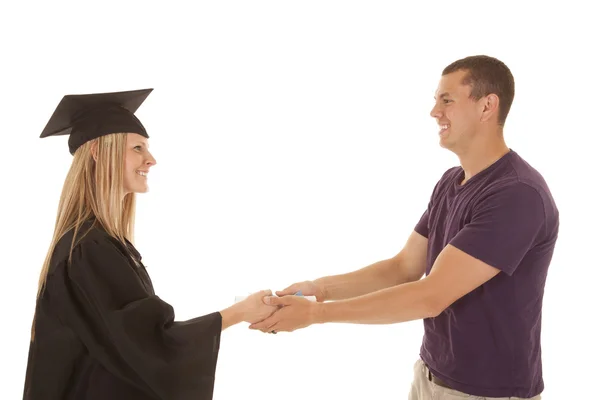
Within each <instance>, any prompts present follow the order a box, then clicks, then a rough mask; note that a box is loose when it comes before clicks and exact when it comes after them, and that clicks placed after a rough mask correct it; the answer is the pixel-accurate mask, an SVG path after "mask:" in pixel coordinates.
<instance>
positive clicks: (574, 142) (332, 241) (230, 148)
mask: <svg viewBox="0 0 600 400" xmlns="http://www.w3.org/2000/svg"><path fill="white" fill-rule="evenodd" d="M7 3H8V4H10V5H3V6H2V8H1V9H0V40H1V44H2V46H1V50H2V51H1V54H0V57H1V63H0V69H1V73H0V84H1V85H0V88H1V96H0V117H1V121H2V125H1V130H0V134H1V142H0V171H1V174H2V175H1V177H2V186H1V189H0V190H1V196H0V203H1V209H2V219H1V222H0V223H1V226H2V229H1V231H0V235H1V236H0V239H1V241H0V246H1V249H0V250H1V252H0V257H1V264H0V265H1V266H2V268H3V279H2V280H1V281H0V282H1V283H0V285H2V286H1V288H0V289H1V291H0V293H1V294H0V295H1V296H2V298H1V300H2V301H1V304H2V308H3V315H2V333H1V334H2V339H3V340H2V341H1V342H0V343H1V348H0V351H1V354H2V357H1V359H2V373H1V374H0V376H1V377H2V378H1V380H2V383H1V385H0V387H1V388H2V389H1V390H2V391H3V393H2V395H1V396H0V397H2V398H3V399H17V398H20V397H21V396H22V385H23V379H24V373H25V367H26V357H27V350H28V345H29V342H28V340H29V339H28V338H29V330H30V323H31V318H32V313H33V308H34V300H35V293H36V289H37V280H38V274H39V268H40V267H41V264H42V261H43V259H44V255H45V252H46V250H47V246H48V243H49V240H50V238H51V234H52V229H53V224H54V218H55V213H56V206H57V203H58V198H59V194H60V191H61V187H62V183H63V180H64V177H65V175H66V172H67V169H68V167H69V164H70V161H71V156H70V155H69V153H68V147H67V138H66V137H60V138H48V139H44V140H41V139H39V134H40V133H41V131H42V129H43V127H44V126H45V124H46V122H47V120H48V118H49V117H50V115H51V114H52V112H53V111H54V108H55V107H56V105H57V104H58V102H59V101H60V99H61V98H62V96H63V95H65V94H80V93H94V92H107V91H119V90H131V89H142V88H147V87H153V88H155V90H154V92H153V93H152V94H151V95H150V96H149V98H148V99H147V101H146V103H144V104H143V105H142V107H141V108H140V110H139V112H138V114H137V115H138V116H139V117H140V118H141V120H142V121H143V122H144V124H145V126H146V128H147V129H148V131H149V133H150V135H151V140H150V143H151V150H152V151H153V153H154V155H155V156H156V158H157V160H158V165H157V166H156V167H154V168H153V169H152V171H151V174H150V177H149V183H150V186H151V189H150V192H149V193H148V194H145V195H142V196H140V197H139V206H138V213H137V236H136V244H137V246H138V249H139V250H140V252H141V253H142V255H143V257H144V260H145V262H146V264H147V265H148V268H149V272H150V274H151V276H152V278H153V280H154V283H155V287H156V291H157V292H158V294H159V295H160V296H161V297H162V298H163V299H164V300H166V301H168V302H170V303H171V304H172V305H173V306H174V307H175V310H176V313H177V315H176V316H177V319H179V320H183V319H187V318H192V317H195V316H198V315H203V314H206V313H209V312H213V311H217V310H221V309H223V308H225V307H227V306H229V305H230V304H231V303H232V302H233V299H234V296H235V295H240V294H247V293H248V292H253V291H256V290H259V289H267V288H270V289H273V290H279V289H282V288H284V287H285V286H287V285H288V284H291V283H293V282H295V281H298V280H305V279H314V278H318V277H321V276H323V275H330V274H336V273H342V272H348V271H351V270H354V269H357V268H360V267H363V266H366V265H368V264H371V263H373V262H375V261H378V260H381V259H383V258H386V257H390V256H392V255H394V254H395V253H396V252H397V251H398V250H399V249H400V247H401V246H402V245H403V244H404V241H405V240H406V238H407V237H408V235H409V233H410V232H411V230H412V229H413V227H414V225H415V224H416V222H417V221H418V218H419V217H420V216H421V213H422V212H423V210H424V208H425V207H426V204H427V201H428V199H429V195H430V194H431V190H432V188H433V185H434V184H435V182H436V181H437V180H438V179H439V177H440V175H441V174H442V173H443V172H444V171H445V170H446V169H447V168H449V167H452V166H454V165H457V163H458V160H457V158H456V157H455V156H454V155H453V154H452V153H450V152H448V151H446V150H443V149H441V148H440V147H439V144H438V137H437V127H436V124H435V121H434V120H433V119H432V118H431V117H430V116H429V111H430V109H431V107H432V106H433V94H434V91H435V89H436V87H437V84H438V81H439V76H440V74H441V71H442V69H443V68H444V67H445V66H446V65H447V64H449V63H451V62H452V61H454V60H456V59H458V58H462V57H464V56H468V55H474V54H487V55H491V56H495V57H498V58H499V59H501V60H502V61H504V62H505V63H507V65H508V66H509V67H510V68H511V70H512V72H513V74H514V76H515V79H516V98H515V100H514V104H513V108H512V111H511V113H510V115H509V118H508V122H507V125H506V130H505V136H506V139H507V143H508V144H509V146H510V147H511V148H512V149H514V150H515V151H517V152H518V153H519V154H520V155H521V156H523V157H524V158H525V159H526V160H527V161H528V162H530V163H531V164H532V165H533V166H534V167H535V168H537V169H538V170H539V171H540V172H541V173H542V174H543V176H544V177H545V178H546V180H547V182H548V184H549V186H550V188H551V190H552V193H553V195H554V197H555V200H556V202H557V204H558V206H559V209H560V212H561V231H560V238H559V241H558V244H557V246H556V251H555V256H554V259H553V262H552V265H551V267H550V272H549V276H548V281H547V285H546V297H545V303H544V315H543V334H542V341H543V343H542V345H543V361H544V377H545V381H546V391H545V392H544V399H575V398H591V397H590V396H592V397H593V393H588V391H589V390H591V388H592V387H593V386H594V385H597V382H595V381H594V379H595V378H596V377H597V373H595V372H594V371H597V361H598V357H599V354H598V345H597V337H598V335H597V331H595V330H594V329H593V328H592V326H593V324H595V321H596V317H595V315H596V310H597V305H598V301H597V279H598V267H599V263H598V257H597V255H596V249H597V238H598V234H597V232H598V223H599V222H600V221H599V217H598V208H597V207H598V200H597V197H595V196H594V195H593V194H592V193H593V191H594V190H595V189H596V186H597V182H598V170H599V168H598V164H597V161H598V155H597V152H598V145H599V140H598V133H600V132H599V131H600V130H599V129H598V115H599V111H598V110H599V108H598V104H599V101H598V96H599V93H600V90H599V89H600V87H599V86H600V85H599V84H598V71H599V69H600V63H599V62H598V61H597V45H598V39H599V38H600V34H599V31H598V28H596V27H595V26H597V18H596V17H597V13H595V12H593V11H592V8H591V6H587V5H585V4H584V3H579V2H576V1H569V2H563V3H561V4H554V3H551V2H543V3H542V2H539V3H538V4H535V5H534V4H533V3H531V2H528V3H527V4H530V5H528V6H522V5H520V6H517V5H516V3H510V2H493V3H492V2H482V1H477V2H451V1H443V2H435V3H433V2H423V3H422V5H418V4H410V3H409V2H406V4H407V5H401V2H381V1H364V2H357V1H338V2H333V1H324V0H320V1H302V2H288V1H238V2H233V1H219V2H216V1H215V2H197V3H198V4H194V5H193V3H192V2H189V3H182V2H175V1H172V2H169V3H167V2H160V3H159V2H156V3H154V4H152V3H150V2H131V1H130V2H115V3H114V4H113V3H110V2H106V1H103V2H96V4H97V5H94V6H92V5H89V4H87V3H84V2H77V3H76V2H72V3H70V4H67V3H64V2H63V3H58V2H56V1H52V2H45V3H42V2H40V3H39V4H28V3H25V2H21V3H18V4H19V5H18V6H16V5H15V4H17V3H16V2H7ZM3 4H4V3H3ZM408 4H410V5H408ZM419 4H420V3H419ZM421 334H422V324H421V321H415V322H411V323H404V324H397V325H387V326H360V325H341V324H340V325H334V324H329V325H322V326H313V327H309V328H307V329H304V330H300V331H297V332H294V333H291V334H279V335H276V336H275V335H266V334H262V333H260V332H256V331H249V330H248V329H247V324H240V325H238V326H235V327H233V328H230V329H228V330H226V331H225V332H224V333H223V336H222V345H221V352H220V355H219V363H218V370H217V378H216V383H215V394H214V398H215V399H216V400H229V399H251V400H254V399H266V398H267V399H268V398H285V399H286V400H292V399H317V400H320V399H337V398H344V399H379V400H387V399H389V400H392V399H404V398H406V396H407V392H408V389H409V386H410V382H411V380H412V366H413V363H414V361H415V360H416V359H417V357H418V351H419V346H420V341H421Z"/></svg>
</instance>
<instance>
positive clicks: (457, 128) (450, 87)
mask: <svg viewBox="0 0 600 400" xmlns="http://www.w3.org/2000/svg"><path fill="white" fill-rule="evenodd" d="M466 73H467V72H466V71H456V72H452V73H450V74H448V75H444V76H442V78H441V79H440V83H439V85H438V89H437V91H436V93H435V97H434V98H435V106H434V107H433V109H432V110H431V113H430V115H431V116H432V117H433V118H435V119H436V120H437V123H438V125H439V126H440V130H439V132H438V134H439V138H440V146H442V147H443V148H446V149H448V150H451V151H454V152H456V151H457V150H461V149H463V148H467V147H468V145H469V143H470V142H471V140H472V139H473V137H474V136H475V133H476V132H477V127H478V124H479V123H480V117H481V113H480V107H479V104H478V102H476V101H473V100H471V99H470V98H469V95H470V94H471V86H467V85H463V84H462V83H461V82H462V81H463V78H464V77H465V75H466Z"/></svg>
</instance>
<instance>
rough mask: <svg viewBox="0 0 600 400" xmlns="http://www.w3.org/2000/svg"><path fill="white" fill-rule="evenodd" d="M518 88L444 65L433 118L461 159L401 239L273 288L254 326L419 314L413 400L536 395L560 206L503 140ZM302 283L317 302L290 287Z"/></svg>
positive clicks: (489, 63) (486, 60) (463, 63)
mask: <svg viewBox="0 0 600 400" xmlns="http://www.w3.org/2000/svg"><path fill="white" fill-rule="evenodd" d="M513 97H514V80H513V76H512V73H511V72H510V70H509V69H508V68H507V67H506V65H504V63H502V62H501V61H499V60H497V59H495V58H492V57H488V56H472V57H467V58H464V59H461V60H458V61H456V62H454V63H452V64H450V65H449V66H448V67H446V68H445V69H444V71H443V73H442V76H441V79H440V82H439V86H438V89H437V92H436V95H435V105H434V107H433V109H432V110H431V116H432V117H433V118H435V119H436V120H437V122H438V124H439V126H440V131H439V140H440V145H441V146H442V147H443V148H446V149H448V150H450V151H452V152H453V153H454V154H456V155H457V156H458V158H459V161H460V166H456V167H453V168H450V169H448V170H447V171H446V172H445V173H444V174H443V175H442V177H441V179H440V180H439V181H438V182H437V184H436V185H435V188H434V190H433V193H432V195H431V199H430V202H429V204H428V206H427V209H426V211H425V212H424V214H423V215H422V216H421V218H420V220H419V221H418V223H417V225H416V227H415V229H414V232H412V233H411V235H410V236H409V238H408V240H407V241H406V244H405V245H404V248H402V250H401V251H400V252H399V253H398V254H397V255H396V256H394V257H393V258H391V259H388V260H383V261H379V262H377V263H374V264H372V265H369V266H367V267H365V268H362V269H360V270H357V271H354V272H350V273H347V274H342V275H336V276H327V277H323V278H320V279H317V280H315V281H312V282H311V281H307V282H300V283H295V284H293V285H291V286H290V287H288V288H286V289H285V290H283V291H279V292H276V294H277V295H278V296H283V297H277V296H273V297H267V298H265V302H267V303H268V304H272V305H280V306H281V308H280V309H279V310H278V311H277V312H275V313H274V314H273V315H272V316H270V317H269V318H267V319H265V320H264V321H261V322H259V323H256V324H252V325H250V328H251V329H260V330H262V331H263V332H273V333H276V332H279V331H293V330H295V329H299V328H303V327H306V326H309V325H311V324H315V323H328V322H344V323H357V324H392V323H398V322H404V321H411V320H416V319H423V322H424V336H423V343H422V346H421V351H420V358H419V360H417V362H416V364H415V368H414V372H415V376H414V380H413V384H412V387H411V392H410V395H409V398H410V399H413V400H414V399H431V398H433V397H434V396H435V398H436V399H445V398H453V399H454V398H456V396H457V395H458V396H461V395H462V396H465V397H466V395H473V396H481V397H493V398H508V397H510V398H515V397H517V398H535V399H539V398H541V395H540V393H541V392H542V391H543V389H544V381H543V378H542V364H541V349H540V336H541V313H542V300H543V294H544V286H545V281H546V274H547V271H548V267H549V264H550V262H551V259H552V255H553V251H554V246H555V242H556V240H557V235H558V228H559V213H558V210H557V208H556V205H555V203H554V200H553V198H552V195H551V193H550V190H549V189H548V187H547V185H546V183H545V181H544V179H543V177H542V176H541V175H540V174H539V173H538V172H537V171H536V170H535V169H534V168H533V167H532V166H530V165H529V164H528V163H527V162H526V161H525V160H523V159H522V158H521V157H520V156H519V155H518V154H517V153H516V152H515V151H513V150H512V149H510V148H509V147H508V146H507V145H506V143H505V141H504V137H503V127H504V123H505V121H506V118H507V115H508V113H509V110H510V107H511V104H512V101H513ZM423 276H424V277H423ZM297 291H302V293H303V294H304V295H314V296H316V298H317V302H310V301H308V300H306V299H303V298H301V297H298V296H286V295H290V294H294V293H295V292H297ZM325 300H337V301H332V302H324V301H325Z"/></svg>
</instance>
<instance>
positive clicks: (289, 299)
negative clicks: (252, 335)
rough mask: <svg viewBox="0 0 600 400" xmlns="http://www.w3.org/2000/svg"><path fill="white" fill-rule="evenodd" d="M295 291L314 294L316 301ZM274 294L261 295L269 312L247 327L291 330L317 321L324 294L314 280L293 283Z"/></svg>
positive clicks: (263, 329)
mask: <svg viewBox="0 0 600 400" xmlns="http://www.w3.org/2000/svg"><path fill="white" fill-rule="evenodd" d="M297 292H302V294H303V295H305V296H315V297H316V300H317V302H314V301H311V300H308V299H305V298H303V297H302V296H296V295H295V293H297ZM275 294H276V296H272V295H267V296H264V297H262V302H263V303H264V304H265V305H267V306H269V307H270V314H268V315H267V317H266V318H261V319H260V320H257V321H255V322H253V323H251V324H250V326H249V327H248V328H249V329H254V330H259V331H262V332H265V333H267V332H268V333H277V332H293V331H295V330H297V329H302V328H306V327H307V326H310V325H312V324H314V323H318V322H319V311H320V307H321V306H322V304H321V302H322V301H324V298H325V296H324V293H323V290H322V289H320V288H319V287H318V285H316V284H315V283H314V282H311V281H306V282H300V283H295V284H293V285H291V286H289V287H287V288H285V289H284V290H281V291H277V292H275Z"/></svg>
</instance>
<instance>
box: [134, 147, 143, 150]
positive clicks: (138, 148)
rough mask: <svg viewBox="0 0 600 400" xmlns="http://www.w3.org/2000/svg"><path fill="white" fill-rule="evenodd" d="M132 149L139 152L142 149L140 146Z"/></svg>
mask: <svg viewBox="0 0 600 400" xmlns="http://www.w3.org/2000/svg"><path fill="white" fill-rule="evenodd" d="M134 149H135V150H141V149H142V146H135V147H134Z"/></svg>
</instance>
